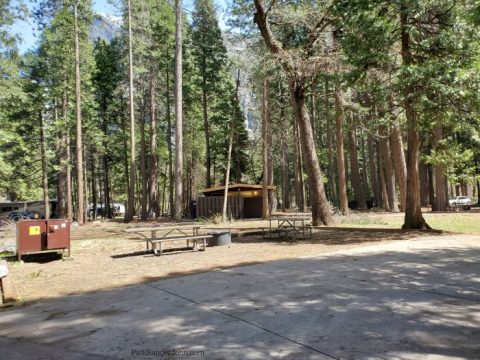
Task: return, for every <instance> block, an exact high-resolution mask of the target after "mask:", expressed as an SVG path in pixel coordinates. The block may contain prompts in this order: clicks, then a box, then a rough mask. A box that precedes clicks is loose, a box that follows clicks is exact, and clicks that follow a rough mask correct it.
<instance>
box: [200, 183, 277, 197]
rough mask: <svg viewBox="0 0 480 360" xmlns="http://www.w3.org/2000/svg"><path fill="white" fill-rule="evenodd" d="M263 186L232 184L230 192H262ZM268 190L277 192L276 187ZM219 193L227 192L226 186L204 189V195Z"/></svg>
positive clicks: (229, 186) (229, 188)
mask: <svg viewBox="0 0 480 360" xmlns="http://www.w3.org/2000/svg"><path fill="white" fill-rule="evenodd" d="M262 189H263V185H255V184H230V185H228V191H229V192H230V191H245V190H246V191H248V190H262ZM267 189H268V190H275V189H276V187H275V186H273V185H270V186H267ZM219 191H225V185H222V186H214V187H211V188H208V189H203V190H202V193H203V194H204V195H206V194H211V193H215V192H219Z"/></svg>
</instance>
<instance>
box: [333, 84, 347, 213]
mask: <svg viewBox="0 0 480 360" xmlns="http://www.w3.org/2000/svg"><path fill="white" fill-rule="evenodd" d="M344 121H345V114H344V111H343V98H342V94H341V92H340V87H339V86H338V85H336V84H335V125H336V127H335V129H336V130H335V136H336V141H337V171H338V203H339V210H340V213H341V214H343V215H348V197H347V179H346V173H345V155H344V153H345V152H344V146H343V123H344Z"/></svg>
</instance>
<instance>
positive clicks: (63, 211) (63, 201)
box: [55, 91, 69, 219]
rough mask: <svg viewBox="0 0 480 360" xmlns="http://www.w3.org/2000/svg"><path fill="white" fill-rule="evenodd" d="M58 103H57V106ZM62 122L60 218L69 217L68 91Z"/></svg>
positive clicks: (58, 196) (64, 102) (63, 100)
mask: <svg viewBox="0 0 480 360" xmlns="http://www.w3.org/2000/svg"><path fill="white" fill-rule="evenodd" d="M56 106H57V104H56V105H55V108H56ZM60 111H61V114H60V116H61V118H62V124H61V128H60V129H59V131H58V141H57V154H58V168H59V169H58V173H57V215H58V218H59V219H62V218H66V217H67V213H68V211H67V167H68V166H69V164H68V162H67V132H68V125H67V120H68V119H67V115H66V111H67V93H66V91H65V92H64V94H63V96H62V105H61V109H60ZM57 114H58V113H57V110H55V123H57V122H58V121H59V119H58V115H57Z"/></svg>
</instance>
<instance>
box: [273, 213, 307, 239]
mask: <svg viewBox="0 0 480 360" xmlns="http://www.w3.org/2000/svg"><path fill="white" fill-rule="evenodd" d="M268 220H269V223H270V226H269V228H268V230H269V231H268V232H269V236H270V239H271V238H272V233H274V232H278V233H279V234H281V233H282V232H283V231H285V234H286V236H287V237H288V236H289V235H288V233H289V232H293V233H295V234H302V238H303V239H305V238H306V236H305V229H307V227H306V226H305V222H306V221H311V220H312V218H311V217H310V216H285V217H284V216H272V217H270V218H269V219H268ZM275 221H276V222H277V226H276V227H275V226H273V227H272V223H274V222H275ZM309 230H310V237H312V229H311V228H309ZM264 237H265V236H264Z"/></svg>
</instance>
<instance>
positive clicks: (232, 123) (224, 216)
mask: <svg viewBox="0 0 480 360" xmlns="http://www.w3.org/2000/svg"><path fill="white" fill-rule="evenodd" d="M239 87H240V69H239V70H238V73H237V82H236V87H235V95H234V98H233V101H232V104H233V114H232V120H231V121H230V131H229V134H228V154H227V168H226V174H225V190H224V193H223V209H222V222H224V223H225V222H226V221H227V206H228V185H229V181H230V163H231V159H232V146H233V131H234V127H235V118H236V116H237V114H236V110H237V107H238V88H239Z"/></svg>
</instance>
